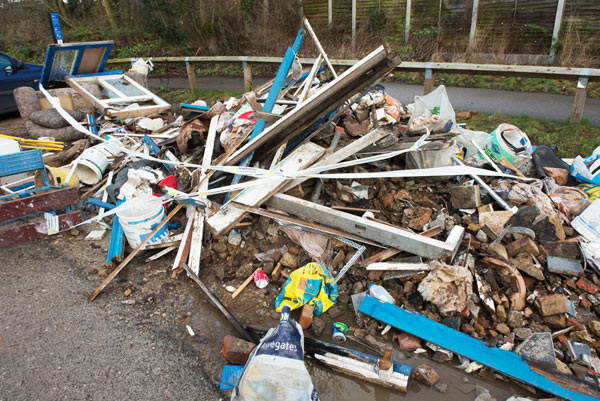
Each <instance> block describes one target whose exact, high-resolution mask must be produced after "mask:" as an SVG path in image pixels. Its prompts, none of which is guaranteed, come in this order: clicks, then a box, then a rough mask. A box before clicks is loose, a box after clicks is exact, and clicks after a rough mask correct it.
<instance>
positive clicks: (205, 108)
mask: <svg viewBox="0 0 600 401" xmlns="http://www.w3.org/2000/svg"><path fill="white" fill-rule="evenodd" d="M181 108H182V109H192V110H198V111H208V110H210V107H208V106H198V105H196V104H189V103H181Z"/></svg>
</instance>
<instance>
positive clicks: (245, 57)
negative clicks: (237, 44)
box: [242, 56, 248, 70]
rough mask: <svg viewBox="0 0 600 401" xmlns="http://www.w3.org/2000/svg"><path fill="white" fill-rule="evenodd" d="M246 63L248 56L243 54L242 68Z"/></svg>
mask: <svg viewBox="0 0 600 401" xmlns="http://www.w3.org/2000/svg"><path fill="white" fill-rule="evenodd" d="M247 65H248V56H244V57H243V58H242V67H243V68H244V70H245V69H246V67H247Z"/></svg>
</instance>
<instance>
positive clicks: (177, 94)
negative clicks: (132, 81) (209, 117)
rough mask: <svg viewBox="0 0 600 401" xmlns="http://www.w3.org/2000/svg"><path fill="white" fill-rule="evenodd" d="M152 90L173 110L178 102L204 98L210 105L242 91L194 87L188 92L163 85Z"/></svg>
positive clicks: (237, 94) (189, 101)
mask: <svg viewBox="0 0 600 401" xmlns="http://www.w3.org/2000/svg"><path fill="white" fill-rule="evenodd" d="M152 91H153V92H154V93H156V94H157V95H158V96H160V97H161V98H162V99H164V100H165V101H167V102H169V103H171V106H172V108H173V110H174V111H176V110H177V109H179V104H180V103H193V102H195V101H196V100H204V101H205V102H206V104H207V105H209V106H212V105H213V104H215V103H216V102H217V101H218V100H223V101H224V100H227V99H229V98H230V97H232V96H233V97H235V98H240V97H241V96H242V92H236V91H211V90H204V89H196V90H195V91H194V92H190V90H189V89H169V88H164V87H163V88H159V89H153V90H152Z"/></svg>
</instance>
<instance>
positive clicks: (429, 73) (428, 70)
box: [425, 61, 589, 79]
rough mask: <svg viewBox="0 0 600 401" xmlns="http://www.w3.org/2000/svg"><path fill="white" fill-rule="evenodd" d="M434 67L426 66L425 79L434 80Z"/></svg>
mask: <svg viewBox="0 0 600 401" xmlns="http://www.w3.org/2000/svg"><path fill="white" fill-rule="evenodd" d="M432 66H433V63H432V62H431V61H429V62H428V63H427V64H425V79H431V78H433V72H432V70H431V67H432ZM588 71H589V70H588Z"/></svg>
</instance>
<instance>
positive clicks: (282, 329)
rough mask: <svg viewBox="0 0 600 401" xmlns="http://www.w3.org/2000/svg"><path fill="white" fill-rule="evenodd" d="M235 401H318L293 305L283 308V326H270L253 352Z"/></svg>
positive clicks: (234, 396)
mask: <svg viewBox="0 0 600 401" xmlns="http://www.w3.org/2000/svg"><path fill="white" fill-rule="evenodd" d="M231 400H232V401H287V400H290V401H291V400H293V401H309V400H310V401H318V400H319V395H318V394H317V390H315V388H314V386H313V383H312V380H311V378H310V375H309V374H308V370H306V366H305V365H304V333H303V332H302V327H301V326H300V325H299V324H298V323H297V322H295V321H294V320H293V319H290V307H289V306H284V307H283V309H282V311H281V319H280V320H279V326H277V327H275V328H272V329H270V330H269V331H268V332H267V334H266V335H265V336H264V337H263V339H262V340H261V341H260V344H258V345H257V346H256V347H255V348H254V349H253V350H252V352H251V353H250V356H249V357H248V362H246V366H244V370H243V372H242V375H241V377H240V379H239V380H238V382H237V384H236V386H235V388H234V389H233V393H232V394H231Z"/></svg>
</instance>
